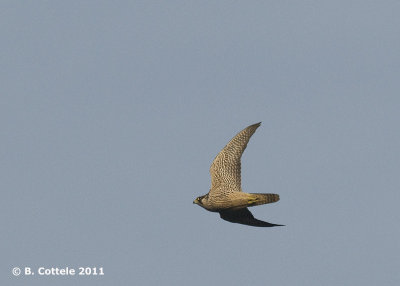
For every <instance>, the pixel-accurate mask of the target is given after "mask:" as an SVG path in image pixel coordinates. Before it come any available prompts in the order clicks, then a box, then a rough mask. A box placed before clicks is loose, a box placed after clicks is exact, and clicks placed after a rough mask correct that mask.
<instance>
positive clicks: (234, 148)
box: [193, 122, 282, 227]
mask: <svg viewBox="0 0 400 286" xmlns="http://www.w3.org/2000/svg"><path fill="white" fill-rule="evenodd" d="M260 125H261V122H259V123H256V124H253V125H250V126H248V127H246V128H245V129H243V130H242V131H240V132H239V133H238V134H236V136H235V137H233V138H232V139H231V141H229V142H228V144H226V146H225V147H224V148H223V149H222V150H221V152H219V154H218V155H217V156H216V157H215V159H214V161H213V162H212V164H211V167H210V175H211V189H210V191H209V192H208V194H206V195H203V196H200V197H197V198H196V199H195V200H194V201H193V203H194V204H197V205H199V206H201V207H203V208H205V209H206V210H208V211H211V212H219V214H220V216H221V218H222V219H224V220H226V221H229V222H233V223H240V224H245V225H250V226H258V227H271V226H282V225H280V224H273V223H269V222H266V221H262V220H258V219H256V218H254V216H253V215H252V213H251V212H250V211H249V209H248V207H253V206H258V205H263V204H269V203H274V202H277V201H279V195H277V194H255V193H245V192H243V191H242V187H241V174H240V170H241V163H240V158H241V157H242V154H243V151H244V150H245V149H246V146H247V143H248V142H249V140H250V137H251V136H252V135H253V134H254V132H256V129H257V128H258V127H259V126H260Z"/></svg>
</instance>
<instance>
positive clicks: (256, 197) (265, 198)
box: [248, 194, 279, 207]
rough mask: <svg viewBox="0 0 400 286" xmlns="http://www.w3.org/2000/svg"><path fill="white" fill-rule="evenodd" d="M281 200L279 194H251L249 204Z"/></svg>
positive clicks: (250, 205)
mask: <svg viewBox="0 0 400 286" xmlns="http://www.w3.org/2000/svg"><path fill="white" fill-rule="evenodd" d="M277 201H279V195H278V194H249V199H248V206H249V207H252V206H258V205H264V204H270V203H275V202H277Z"/></svg>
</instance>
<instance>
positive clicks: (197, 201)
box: [193, 194, 208, 207]
mask: <svg viewBox="0 0 400 286" xmlns="http://www.w3.org/2000/svg"><path fill="white" fill-rule="evenodd" d="M207 199H208V194H207V195H204V196H200V197H197V198H196V199H195V200H194V201H193V203H194V204H196V205H199V206H201V207H204V203H205V202H206V201H207Z"/></svg>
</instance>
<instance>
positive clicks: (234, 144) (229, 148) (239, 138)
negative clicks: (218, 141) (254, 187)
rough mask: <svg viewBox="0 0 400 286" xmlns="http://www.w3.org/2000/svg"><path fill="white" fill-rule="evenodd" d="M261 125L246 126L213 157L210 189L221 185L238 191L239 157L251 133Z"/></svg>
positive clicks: (239, 180)
mask: <svg viewBox="0 0 400 286" xmlns="http://www.w3.org/2000/svg"><path fill="white" fill-rule="evenodd" d="M260 125H261V122H259V123H256V124H253V125H250V126H249V127H246V128H245V129H243V130H242V131H240V132H239V133H238V134H236V136H235V137H233V138H232V139H231V141H229V143H228V144H226V146H225V147H224V148H223V149H222V150H221V152H219V154H218V155H217V156H216V157H215V159H214V161H213V162H212V164H211V167H210V175H211V191H210V192H212V191H213V190H217V188H220V187H223V189H229V190H233V191H238V192H240V191H241V190H242V188H241V178H240V177H241V176H240V168H241V164H240V158H241V157H242V153H243V151H244V149H246V146H247V143H248V142H249V140H250V137H251V135H253V134H254V132H256V129H257V128H258V127H259V126H260Z"/></svg>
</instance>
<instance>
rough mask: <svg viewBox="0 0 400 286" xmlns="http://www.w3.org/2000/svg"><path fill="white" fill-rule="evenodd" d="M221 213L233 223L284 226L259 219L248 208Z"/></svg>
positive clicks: (223, 217) (222, 216)
mask: <svg viewBox="0 0 400 286" xmlns="http://www.w3.org/2000/svg"><path fill="white" fill-rule="evenodd" d="M219 214H220V216H221V218H222V219H224V220H226V221H229V222H233V223H240V224H245V225H250V226H258V227H272V226H283V225H281V224H273V223H269V222H266V221H262V220H258V219H256V218H254V216H253V214H252V213H251V212H250V211H249V209H247V208H244V209H239V210H226V211H220V212H219Z"/></svg>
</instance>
